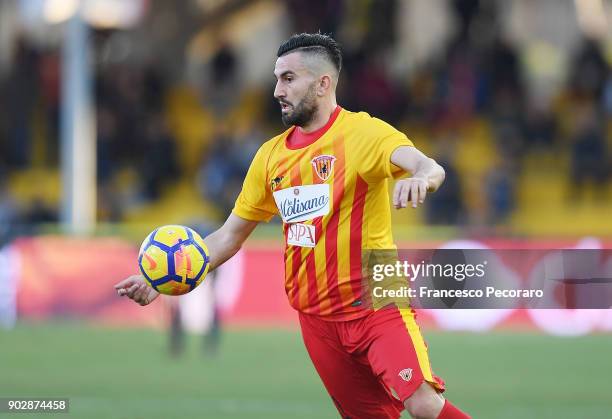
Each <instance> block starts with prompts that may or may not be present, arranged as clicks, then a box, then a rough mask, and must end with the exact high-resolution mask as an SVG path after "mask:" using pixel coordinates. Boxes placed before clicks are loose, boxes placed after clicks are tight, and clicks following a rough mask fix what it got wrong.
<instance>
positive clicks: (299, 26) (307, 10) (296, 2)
mask: <svg viewBox="0 0 612 419" xmlns="http://www.w3.org/2000/svg"><path fill="white" fill-rule="evenodd" d="M287 9H288V11H289V15H290V17H291V23H292V24H293V29H294V31H295V32H297V33H299V32H317V31H321V32H322V33H326V34H332V35H337V33H338V27H339V25H340V22H341V20H342V15H343V11H344V1H343V0H310V1H307V2H306V1H302V0H288V1H287Z"/></svg>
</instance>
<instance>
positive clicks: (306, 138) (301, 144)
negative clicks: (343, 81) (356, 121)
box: [285, 105, 342, 150]
mask: <svg viewBox="0 0 612 419" xmlns="http://www.w3.org/2000/svg"><path fill="white" fill-rule="evenodd" d="M341 110H342V107H341V106H340V105H338V106H336V109H334V112H333V113H332V114H331V116H330V117H329V120H328V121H327V123H326V124H325V125H323V126H322V127H321V128H319V129H318V130H316V131H313V132H309V133H303V132H302V130H301V129H300V127H296V126H294V127H293V128H292V129H291V131H290V132H289V134H288V135H287V137H286V138H285V146H286V147H287V148H288V149H289V150H299V149H301V148H306V147H308V146H309V145H311V144H312V143H314V142H315V141H317V140H318V139H319V138H321V137H322V136H323V134H325V133H326V132H327V131H329V129H330V128H331V126H332V125H333V124H334V122H335V121H336V119H337V118H338V115H339V114H340V111H341ZM293 136H297V138H298V141H295V140H296V138H293V142H294V144H295V143H297V144H298V145H292V144H289V138H290V137H293Z"/></svg>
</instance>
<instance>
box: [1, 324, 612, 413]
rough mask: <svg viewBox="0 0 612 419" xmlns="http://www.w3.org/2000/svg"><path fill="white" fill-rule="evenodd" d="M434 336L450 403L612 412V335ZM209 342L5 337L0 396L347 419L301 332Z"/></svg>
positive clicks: (99, 407) (87, 406) (71, 328)
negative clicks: (175, 345) (174, 352)
mask: <svg viewBox="0 0 612 419" xmlns="http://www.w3.org/2000/svg"><path fill="white" fill-rule="evenodd" d="M425 335H426V339H427V341H428V343H429V346H430V355H431V358H432V362H433V365H434V367H435V371H436V372H437V373H438V374H440V375H441V376H442V377H444V378H445V379H446V381H447V385H448V388H449V390H448V392H447V395H448V397H449V398H451V399H452V400H453V401H454V402H455V403H456V404H457V405H458V406H461V407H462V408H464V409H465V410H467V411H468V412H470V413H472V414H473V415H474V417H475V418H487V419H506V418H507V419H516V418H521V419H531V418H533V419H561V418H567V419H570V418H572V419H574V418H590V419H597V418H601V419H604V418H610V417H612V413H610V412H612V397H611V395H612V378H611V377H612V361H611V354H612V336H611V335H595V336H589V337H583V338H578V339H561V338H554V337H550V336H543V335H535V334H524V333H490V334H486V335H480V334H455V333H439V332H436V333H433V332H425ZM199 343H200V342H199V339H196V337H191V339H190V341H189V342H188V345H187V351H186V353H185V355H184V356H183V357H182V358H179V359H172V358H170V357H169V356H167V352H166V349H167V341H166V335H165V334H164V333H161V332H157V331H151V330H115V329H102V328H92V327H88V326H83V325H79V324H41V325H36V326H33V325H20V326H18V327H17V328H16V329H15V330H13V331H10V332H7V331H0V397H8V396H16V397H36V396H38V397H69V398H70V402H71V405H70V409H71V410H70V413H69V414H55V415H49V414H44V415H43V414H40V415H39V417H43V418H51V417H57V418H60V417H73V418H126V419H127V418H129V419H134V418H142V419H145V418H146V419H152V418H164V419H167V418H213V419H217V418H219V419H221V418H236V419H237V418H261V419H264V418H265V419H276V418H278V419H281V418H282V419H286V418H291V419H300V418H304V419H313V418H336V417H337V415H336V413H335V410H334V409H333V407H332V404H331V402H330V401H329V399H328V398H327V395H326V394H325V392H324V390H323V387H322V385H321V384H320V382H319V379H318V377H317V376H316V375H315V372H314V369H313V368H312V366H311V365H310V361H309V359H308V358H307V355H306V352H305V350H304V348H303V346H302V342H301V340H300V336H299V334H298V333H297V332H290V331H279V330H232V331H228V332H227V333H226V334H225V335H224V337H223V342H222V346H221V349H220V351H219V354H218V355H217V356H214V357H210V356H208V357H207V356H205V355H204V354H203V353H202V351H201V349H202V348H201V345H199ZM3 417H12V415H7V414H1V413H0V419H1V418H3ZM15 417H18V418H24V419H25V418H28V417H35V415H31V414H20V415H18V416H15Z"/></svg>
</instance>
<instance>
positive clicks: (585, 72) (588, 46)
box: [569, 38, 610, 102]
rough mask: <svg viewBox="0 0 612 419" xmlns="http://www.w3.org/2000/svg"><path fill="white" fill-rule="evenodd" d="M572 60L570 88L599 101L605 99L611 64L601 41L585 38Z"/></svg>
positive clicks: (576, 92)
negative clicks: (607, 59)
mask: <svg viewBox="0 0 612 419" xmlns="http://www.w3.org/2000/svg"><path fill="white" fill-rule="evenodd" d="M570 62H571V67H570V78H569V85H570V89H572V90H573V91H574V93H575V94H577V95H578V96H580V97H587V98H593V99H595V100H597V101H598V102H599V101H600V100H603V94H604V87H605V85H606V81H607V80H608V77H609V76H610V66H609V65H608V62H607V61H606V58H605V56H604V54H603V52H602V51H601V46H600V45H599V43H598V42H597V41H595V40H593V39H588V38H586V39H584V40H583V42H582V45H581V47H580V48H579V50H578V51H577V52H576V54H575V56H574V57H573V58H572V60H571V61H570Z"/></svg>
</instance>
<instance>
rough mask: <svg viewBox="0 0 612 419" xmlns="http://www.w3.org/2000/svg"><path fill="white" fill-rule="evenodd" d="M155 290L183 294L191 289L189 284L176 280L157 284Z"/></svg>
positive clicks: (166, 293) (163, 292) (167, 293)
mask: <svg viewBox="0 0 612 419" xmlns="http://www.w3.org/2000/svg"><path fill="white" fill-rule="evenodd" d="M157 291H159V292H160V293H162V294H165V295H183V294H187V293H188V292H189V291H191V286H190V285H188V284H182V283H180V282H176V281H168V282H166V283H164V284H161V285H158V286H157Z"/></svg>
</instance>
